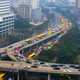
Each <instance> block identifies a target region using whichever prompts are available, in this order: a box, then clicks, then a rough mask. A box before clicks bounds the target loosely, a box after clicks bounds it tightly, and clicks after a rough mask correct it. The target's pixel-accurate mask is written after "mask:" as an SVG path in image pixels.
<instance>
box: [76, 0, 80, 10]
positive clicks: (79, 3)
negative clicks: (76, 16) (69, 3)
mask: <svg viewBox="0 0 80 80" xmlns="http://www.w3.org/2000/svg"><path fill="white" fill-rule="evenodd" d="M76 7H77V8H80V0H76Z"/></svg>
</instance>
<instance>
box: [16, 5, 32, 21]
mask: <svg viewBox="0 0 80 80" xmlns="http://www.w3.org/2000/svg"><path fill="white" fill-rule="evenodd" d="M17 14H18V15H19V16H20V17H21V18H23V19H26V20H30V19H31V6H30V5H26V4H20V5H19V6H18V7H17Z"/></svg>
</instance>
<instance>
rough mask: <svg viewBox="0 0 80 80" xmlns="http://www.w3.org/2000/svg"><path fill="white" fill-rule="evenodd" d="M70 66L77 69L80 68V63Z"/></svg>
mask: <svg viewBox="0 0 80 80" xmlns="http://www.w3.org/2000/svg"><path fill="white" fill-rule="evenodd" d="M70 67H72V68H75V69H80V65H70Z"/></svg>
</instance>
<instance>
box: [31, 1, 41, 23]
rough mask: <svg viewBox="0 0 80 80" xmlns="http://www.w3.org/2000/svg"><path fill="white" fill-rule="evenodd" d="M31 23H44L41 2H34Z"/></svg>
mask: <svg viewBox="0 0 80 80" xmlns="http://www.w3.org/2000/svg"><path fill="white" fill-rule="evenodd" d="M31 21H33V22H35V23H38V22H41V21H42V11H41V6H40V0H32V17H31Z"/></svg>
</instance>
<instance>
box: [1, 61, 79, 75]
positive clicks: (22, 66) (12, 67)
mask: <svg viewBox="0 0 80 80" xmlns="http://www.w3.org/2000/svg"><path fill="white" fill-rule="evenodd" d="M51 65H58V66H60V65H63V66H60V69H57V68H55V67H52V66H51ZM71 65H72V64H56V63H44V64H37V65H36V64H33V63H27V62H9V61H0V71H9V72H19V71H20V70H21V71H22V70H25V71H28V72H40V73H53V74H55V73H56V74H68V75H80V65H76V64H75V67H78V68H75V67H71ZM35 66H36V67H35Z"/></svg>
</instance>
